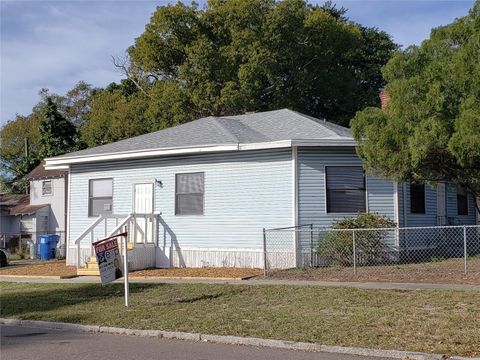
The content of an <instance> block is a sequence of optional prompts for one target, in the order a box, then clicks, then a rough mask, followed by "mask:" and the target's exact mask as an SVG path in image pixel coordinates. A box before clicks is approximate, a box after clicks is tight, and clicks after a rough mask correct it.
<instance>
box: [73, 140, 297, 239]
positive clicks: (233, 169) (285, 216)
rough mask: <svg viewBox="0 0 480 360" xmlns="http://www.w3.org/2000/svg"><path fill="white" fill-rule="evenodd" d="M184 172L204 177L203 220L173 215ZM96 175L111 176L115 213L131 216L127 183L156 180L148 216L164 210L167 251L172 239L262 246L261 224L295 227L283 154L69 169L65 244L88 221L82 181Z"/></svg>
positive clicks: (289, 165)
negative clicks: (178, 177)
mask: <svg viewBox="0 0 480 360" xmlns="http://www.w3.org/2000/svg"><path fill="white" fill-rule="evenodd" d="M186 172H204V173H205V197H204V201H205V212H204V215H191V216H176V215H175V174H176V173H186ZM94 178H113V183H114V185H113V186H114V190H113V213H115V214H129V213H131V212H132V199H133V194H132V191H133V184H135V183H142V182H153V181H154V180H155V179H157V180H159V181H161V182H162V186H161V187H160V186H159V185H156V186H155V202H154V211H155V212H161V213H162V214H161V221H160V222H161V224H160V229H159V237H160V239H159V240H160V242H162V241H164V242H165V243H166V245H167V246H169V245H170V240H173V241H174V242H177V243H178V245H179V246H181V247H210V248H212V247H217V248H261V247H262V228H263V227H267V228H268V227H279V226H289V225H291V224H292V223H293V215H292V214H293V210H292V155H291V151H290V150H289V149H288V150H274V151H248V152H241V153H228V154H205V155H192V156H183V157H170V158H157V159H149V160H146V159H144V160H132V161H117V162H111V163H103V164H101V163H98V164H88V165H74V166H73V167H72V170H71V208H70V239H72V240H71V241H73V239H75V238H76V237H77V236H78V235H79V234H80V233H81V232H82V231H83V230H84V229H85V228H87V227H88V225H89V224H90V223H91V222H92V221H93V220H94V218H89V217H88V180H89V179H94ZM113 225H114V224H113V222H112V227H113ZM88 242H90V239H86V240H85V243H88Z"/></svg>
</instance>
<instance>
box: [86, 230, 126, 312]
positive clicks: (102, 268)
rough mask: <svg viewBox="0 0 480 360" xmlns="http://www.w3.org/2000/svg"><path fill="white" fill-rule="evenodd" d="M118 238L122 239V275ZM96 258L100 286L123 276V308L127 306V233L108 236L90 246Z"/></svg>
mask: <svg viewBox="0 0 480 360" xmlns="http://www.w3.org/2000/svg"><path fill="white" fill-rule="evenodd" d="M118 237H124V238H125V239H124V241H123V254H124V259H123V273H122V268H121V265H122V257H121V254H120V249H119V247H118V241H117V238H118ZM92 245H93V246H94V248H95V255H96V256H97V263H98V269H99V272H100V279H101V281H102V285H103V286H105V285H107V284H109V283H111V282H112V281H115V280H117V279H119V278H121V277H122V276H123V278H124V283H125V306H128V305H129V301H128V300H129V299H128V295H129V291H128V290H129V288H128V251H127V232H124V233H121V234H118V235H114V236H110V237H108V238H105V239H102V240H99V241H96V242H94V243H93V244H92Z"/></svg>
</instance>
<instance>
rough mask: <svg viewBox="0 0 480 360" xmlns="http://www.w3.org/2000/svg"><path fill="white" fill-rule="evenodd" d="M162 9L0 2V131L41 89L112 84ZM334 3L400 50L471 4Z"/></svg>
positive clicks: (151, 4)
mask: <svg viewBox="0 0 480 360" xmlns="http://www.w3.org/2000/svg"><path fill="white" fill-rule="evenodd" d="M197 2H198V1H197ZM166 3H167V2H166V1H145V0H139V1H126V0H122V1H112V0H104V1H83V0H76V1H65V0H62V1H39V0H37V1H25V0H0V14H1V19H0V20H1V48H0V69H1V77H0V92H1V94H0V124H4V123H5V122H6V121H7V120H10V119H12V118H13V117H14V116H15V114H16V113H19V114H22V115H27V114H28V113H29V112H30V111H31V108H32V107H33V106H34V105H35V104H36V103H37V102H38V100H39V97H38V91H39V90H40V89H41V88H49V89H50V90H51V91H52V92H54V93H58V94H63V93H65V92H66V91H67V90H68V89H70V88H71V87H72V86H73V85H74V84H75V83H77V82H78V81H80V80H84V81H87V82H88V83H90V84H93V85H95V86H105V85H107V84H109V83H110V82H112V81H118V80H119V79H120V78H121V75H120V73H119V72H118V71H117V70H116V69H115V68H114V66H113V65H112V62H111V56H112V55H113V56H121V55H123V54H124V51H125V49H126V48H127V47H128V46H130V45H132V44H133V41H134V39H135V38H136V37H137V36H139V35H140V34H141V33H142V32H143V30H144V27H145V24H146V23H147V22H148V21H149V18H150V15H151V14H152V12H153V11H154V10H155V8H156V7H157V6H159V5H164V4H166ZM200 3H201V2H200ZM320 3H323V1H320ZM334 3H336V4H337V7H340V6H344V7H346V8H347V9H349V11H348V13H347V16H348V17H349V18H350V19H351V20H354V21H356V22H359V23H361V24H363V25H366V26H375V27H378V28H380V29H381V30H384V31H386V32H387V33H389V34H391V35H392V37H393V39H394V41H395V42H397V43H399V44H401V45H404V46H408V45H411V44H419V43H421V41H422V40H423V39H425V38H428V36H429V33H430V29H431V28H433V27H437V26H439V25H445V24H448V23H450V22H452V21H453V20H454V19H455V18H456V17H460V16H464V15H465V14H467V12H468V10H469V9H470V8H471V7H472V6H473V3H474V0H464V1H463V0H456V1H439V0H437V1H434V0H429V1H426V0H425V1H422V0H416V1H413V0H396V1H395V0H362V1H360V0H339V1H334Z"/></svg>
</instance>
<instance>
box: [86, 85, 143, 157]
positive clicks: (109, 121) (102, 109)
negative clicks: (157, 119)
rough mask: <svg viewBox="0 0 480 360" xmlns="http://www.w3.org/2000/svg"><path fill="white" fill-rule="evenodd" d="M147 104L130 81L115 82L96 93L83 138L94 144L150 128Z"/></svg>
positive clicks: (100, 143) (88, 143)
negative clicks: (146, 113)
mask: <svg viewBox="0 0 480 360" xmlns="http://www.w3.org/2000/svg"><path fill="white" fill-rule="evenodd" d="M147 107H148V104H147V99H146V97H145V95H144V94H143V93H142V92H140V91H138V89H137V88H136V87H135V86H132V84H131V82H130V81H128V80H123V81H122V82H121V83H120V84H115V83H112V84H110V85H109V86H107V88H106V89H105V90H102V91H99V92H98V93H97V94H96V95H95V96H94V99H93V102H92V108H91V111H90V113H89V115H88V120H87V122H86V123H85V126H84V127H83V128H82V129H81V139H82V140H83V141H84V142H85V144H86V145H87V146H89V147H91V146H97V145H102V144H107V143H110V142H113V141H117V140H121V139H125V138H128V137H132V136H136V135H141V134H144V133H146V132H149V131H150V126H151V124H150V123H149V121H148V120H147V118H146V115H145V112H146V110H147Z"/></svg>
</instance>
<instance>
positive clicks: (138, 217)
mask: <svg viewBox="0 0 480 360" xmlns="http://www.w3.org/2000/svg"><path fill="white" fill-rule="evenodd" d="M112 220H114V221H115V228H114V229H113V230H112V231H110V232H109V231H108V229H109V223H110V225H111V224H112V223H111V221H112ZM157 221H158V220H157V215H156V214H129V215H115V214H105V215H100V216H99V217H98V218H97V219H95V221H93V222H92V223H91V224H90V226H88V227H87V228H86V229H85V230H84V231H83V232H82V233H81V234H80V235H79V236H78V237H77V238H76V239H75V245H76V246H77V268H80V267H81V265H82V259H81V250H80V249H81V243H82V240H84V239H85V238H87V236H90V256H93V247H92V245H91V244H92V243H93V242H95V241H96V240H99V239H100V238H106V237H109V236H113V235H115V234H118V233H121V232H127V233H128V236H127V242H129V243H133V246H135V245H137V246H138V245H141V244H143V245H145V244H153V245H156V244H157V227H158V223H157ZM100 226H103V233H101V234H103V235H101V236H99V235H98V231H99V230H98V228H99V227H100ZM95 236H96V237H97V239H96V238H95ZM120 241H121V244H120V245H123V241H124V240H123V238H122V239H121V240H120Z"/></svg>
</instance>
